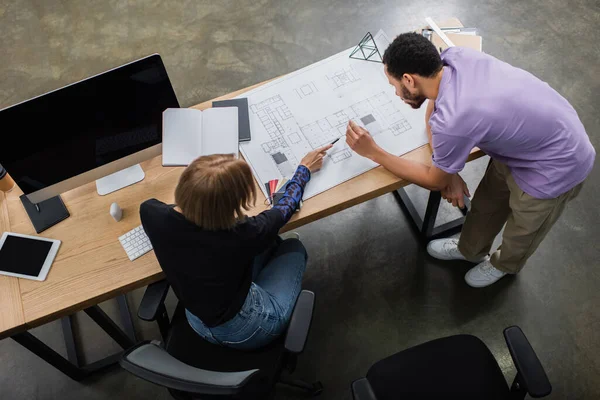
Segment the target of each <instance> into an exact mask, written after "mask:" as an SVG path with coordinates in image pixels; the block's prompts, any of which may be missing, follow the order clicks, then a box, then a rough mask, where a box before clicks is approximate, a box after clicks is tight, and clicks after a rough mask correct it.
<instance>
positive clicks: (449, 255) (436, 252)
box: [427, 239, 485, 262]
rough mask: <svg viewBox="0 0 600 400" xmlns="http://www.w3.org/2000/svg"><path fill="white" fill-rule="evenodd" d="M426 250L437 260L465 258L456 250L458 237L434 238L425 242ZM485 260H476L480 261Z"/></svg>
mask: <svg viewBox="0 0 600 400" xmlns="http://www.w3.org/2000/svg"><path fill="white" fill-rule="evenodd" d="M427 252H428V253H429V255H430V256H431V257H435V258H437V259H438V260H466V261H468V260H467V259H466V258H465V256H463V255H462V253H461V252H460V250H458V239H436V240H432V241H431V242H429V243H428V244H427ZM483 260H485V258H482V259H481V260H477V261H475V262H480V261H483Z"/></svg>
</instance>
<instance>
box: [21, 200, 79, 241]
mask: <svg viewBox="0 0 600 400" xmlns="http://www.w3.org/2000/svg"><path fill="white" fill-rule="evenodd" d="M19 199H21V203H23V207H24V208H25V211H27V215H29V219H30V220H31V223H32V224H33V227H34V229H35V231H36V232H37V233H41V232H43V231H45V230H46V229H48V228H50V227H51V226H54V225H56V224H58V223H59V222H60V221H62V220H64V219H66V218H68V217H69V216H70V215H71V214H69V211H67V207H65V203H63V201H62V199H61V198H60V196H55V197H51V198H49V199H48V200H44V201H41V202H39V203H37V204H33V203H32V202H31V201H29V199H28V198H27V196H25V195H21V197H19Z"/></svg>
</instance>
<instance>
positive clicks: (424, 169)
mask: <svg viewBox="0 0 600 400" xmlns="http://www.w3.org/2000/svg"><path fill="white" fill-rule="evenodd" d="M346 142H347V143H348V145H349V146H350V148H352V150H354V151H355V152H357V153H358V154H360V155H361V156H363V157H366V158H370V159H371V160H373V161H375V162H376V163H377V164H380V165H382V166H383V167H384V168H385V169H387V170H388V171H390V172H391V173H393V174H394V175H396V176H397V177H399V178H401V179H404V180H407V181H410V182H412V183H416V184H417V185H419V186H421V187H424V188H426V189H429V190H434V191H441V190H442V189H444V188H446V187H447V186H448V185H449V184H450V183H452V174H449V173H447V172H445V171H442V170H441V169H439V168H437V167H435V166H433V165H432V166H428V165H424V164H421V163H418V162H415V161H411V160H406V159H403V158H400V157H397V156H395V155H393V154H390V153H388V152H387V151H385V150H383V149H382V148H381V147H379V146H378V145H377V144H376V143H375V142H374V141H373V138H372V137H371V135H370V134H369V132H367V131H366V130H364V129H363V128H361V127H360V126H358V125H356V124H355V123H354V122H352V121H350V123H349V125H348V128H347V129H346Z"/></svg>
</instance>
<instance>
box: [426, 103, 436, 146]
mask: <svg viewBox="0 0 600 400" xmlns="http://www.w3.org/2000/svg"><path fill="white" fill-rule="evenodd" d="M434 106H435V102H434V101H432V100H428V102H427V110H425V128H427V138H428V139H429V147H431V150H432V151H433V143H431V126H429V118H431V114H432V113H433V108H434Z"/></svg>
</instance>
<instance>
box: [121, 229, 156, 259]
mask: <svg viewBox="0 0 600 400" xmlns="http://www.w3.org/2000/svg"><path fill="white" fill-rule="evenodd" d="M119 241H120V242H121V245H122V246H123V248H124V249H125V252H126V253H127V257H129V259H130V260H131V261H133V260H135V259H136V258H138V257H141V256H143V255H144V254H146V253H147V252H149V251H150V250H152V244H151V243H150V239H148V236H147V235H146V232H145V231H144V227H143V226H142V225H140V226H138V227H137V228H133V229H132V230H130V231H129V232H127V233H126V234H124V235H123V236H121V237H119Z"/></svg>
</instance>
